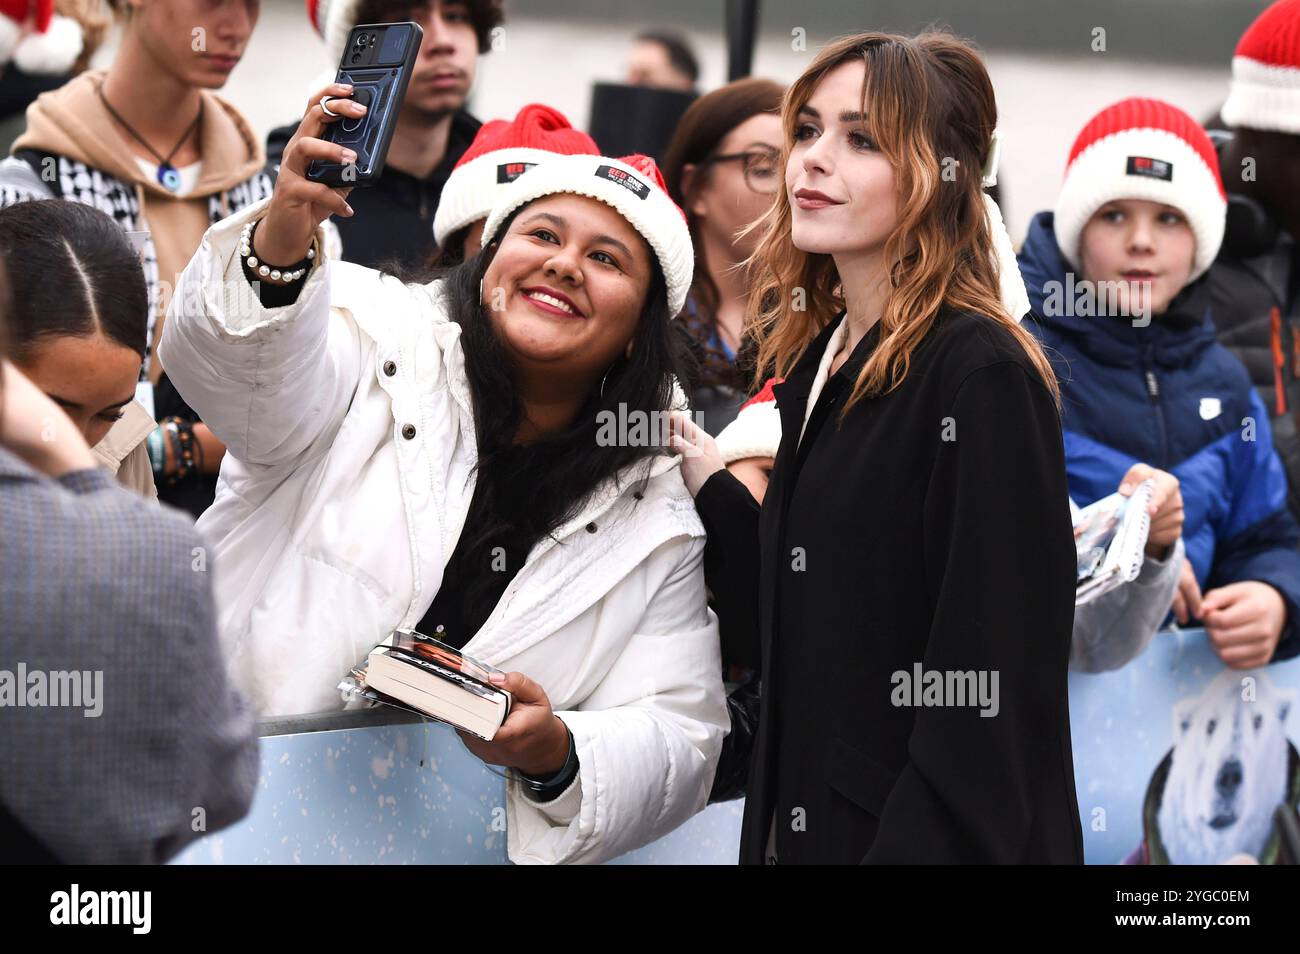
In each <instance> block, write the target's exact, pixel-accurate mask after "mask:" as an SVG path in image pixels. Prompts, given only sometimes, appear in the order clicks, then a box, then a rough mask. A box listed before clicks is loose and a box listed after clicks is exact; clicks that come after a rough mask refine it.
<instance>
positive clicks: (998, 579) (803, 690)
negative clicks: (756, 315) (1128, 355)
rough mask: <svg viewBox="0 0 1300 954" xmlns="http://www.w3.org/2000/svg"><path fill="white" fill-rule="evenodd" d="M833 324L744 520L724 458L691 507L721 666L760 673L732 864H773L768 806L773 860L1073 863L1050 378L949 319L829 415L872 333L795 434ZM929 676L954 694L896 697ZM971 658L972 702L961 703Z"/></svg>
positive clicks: (978, 321) (1068, 600) (1066, 564)
mask: <svg viewBox="0 0 1300 954" xmlns="http://www.w3.org/2000/svg"><path fill="white" fill-rule="evenodd" d="M840 320H842V316H841V317H840V318H837V319H836V320H835V321H834V322H832V323H831V325H830V326H828V327H827V328H826V329H825V330H823V332H822V333H821V335H820V336H819V337H818V338H817V340H816V341H815V342H814V343H813V344H812V345H811V346H810V348H809V349H808V352H807V354H805V356H804V357H803V359H802V360H801V361H800V362H799V364H798V365H797V366H796V367H795V369H794V370H793V371H792V372H791V374H790V375H789V377H788V379H787V380H786V381H785V382H784V383H783V384H780V385H778V386H777V387H776V389H775V395H776V400H777V407H778V410H779V413H780V416H781V426H782V441H781V446H780V450H779V451H778V453H777V457H776V463H775V467H774V469H773V471H772V476H771V483H770V484H769V487H768V491H767V495H766V497H765V498H764V503H763V507H762V509H761V512H760V509H759V508H758V506H757V504H755V503H754V501H753V499H752V498H751V497H750V496H749V494H748V492H747V491H746V490H745V489H744V487H743V486H742V485H741V484H740V483H739V481H737V480H736V479H735V478H734V477H732V476H731V475H730V474H728V473H727V472H725V471H722V472H719V473H717V474H715V475H713V476H712V477H711V478H710V479H709V480H708V482H707V483H706V484H705V485H704V487H702V488H701V490H700V494H699V496H698V497H697V499H696V505H697V507H698V508H699V510H700V513H701V516H702V517H703V519H704V522H705V525H706V528H707V529H708V533H709V537H708V544H707V549H706V553H705V569H706V573H707V575H708V580H709V586H710V588H711V589H712V590H713V592H714V596H715V599H716V605H717V608H718V614H719V619H720V622H721V627H722V638H723V657H724V662H727V663H739V664H742V665H747V666H751V667H756V668H757V669H758V671H759V676H760V678H761V679H762V683H763V702H762V714H761V719H760V724H759V730H758V737H757V740H756V743H755V751H754V756H753V761H752V764H751V768H750V775H749V785H748V792H747V796H746V798H747V801H746V804H745V818H744V825H743V829H742V836H741V853H740V860H741V862H742V863H750V864H761V863H763V862H764V861H765V860H766V854H765V847H766V845H767V841H768V833H769V826H770V825H771V824H772V822H773V818H775V831H776V847H777V854H778V856H779V858H778V860H779V861H780V863H783V864H784V863H800V862H808V863H828V862H829V863H843V862H851V863H856V862H871V863H937V862H957V863H984V862H1006V863H1043V862H1052V863H1081V862H1082V861H1083V837H1082V831H1081V829H1080V825H1079V812H1078V804H1077V801H1076V796H1075V787H1074V769H1073V762H1072V756H1071V748H1070V723H1069V708H1068V705H1067V697H1066V671H1067V667H1068V664H1069V653H1070V631H1071V625H1072V621H1073V614H1074V576H1075V556H1074V545H1073V536H1072V533H1071V523H1070V516H1069V504H1068V502H1067V501H1068V491H1067V488H1066V477H1065V462H1064V451H1063V447H1062V439H1061V430H1060V419H1059V415H1058V413H1057V409H1056V407H1055V405H1054V403H1053V401H1052V397H1051V394H1050V392H1049V391H1048V389H1047V388H1046V387H1045V386H1044V384H1043V382H1042V380H1041V378H1039V376H1038V373H1037V371H1036V370H1035V369H1034V368H1033V366H1032V365H1031V364H1030V363H1029V361H1028V359H1027V358H1026V356H1025V353H1024V351H1023V350H1022V349H1021V347H1020V346H1019V344H1018V343H1017V342H1016V340H1015V339H1014V338H1013V337H1012V336H1011V334H1010V333H1009V332H1008V331H1007V330H1006V329H1005V328H1004V327H1002V326H999V325H997V324H996V323H994V322H993V321H992V320H990V319H988V318H984V317H980V316H973V315H968V314H944V315H942V316H941V317H940V318H939V320H938V321H937V322H936V324H935V326H934V328H933V329H932V331H931V332H930V333H929V334H928V335H927V337H926V339H925V340H924V341H923V342H922V344H921V345H920V347H919V348H918V349H917V350H916V352H915V354H914V356H913V360H912V365H911V369H910V371H909V373H908V374H907V376H906V378H905V379H904V381H903V383H902V384H901V385H900V386H899V387H898V388H897V389H895V390H894V391H893V392H891V393H889V394H887V395H884V396H880V397H875V398H870V399H866V400H863V401H861V402H859V403H858V404H857V405H855V406H854V407H853V409H852V410H851V411H850V412H849V413H848V415H847V417H846V419H845V420H844V422H843V425H842V426H837V420H836V419H837V418H838V415H839V412H840V409H841V408H842V406H843V405H844V401H845V399H846V398H847V396H848V394H849V391H850V390H851V384H852V381H853V379H854V377H855V376H856V373H857V371H858V370H859V369H860V368H861V367H862V365H863V363H864V362H865V360H866V358H867V357H868V356H869V355H870V353H871V352H872V350H873V349H874V348H875V347H876V345H877V343H878V340H879V325H877V326H876V327H875V328H873V329H872V331H871V332H869V333H868V334H867V335H866V336H865V337H864V338H863V340H862V342H861V343H860V345H859V346H858V347H857V348H856V349H855V351H854V353H853V354H852V355H851V356H850V358H849V360H847V361H846V362H845V364H844V367H843V368H841V370H840V371H839V372H838V373H837V374H836V375H833V376H832V377H831V379H830V380H829V381H828V382H827V383H826V385H825V387H824V389H823V391H822V393H821V397H820V399H819V400H818V402H817V405H816V407H815V408H814V409H813V413H812V415H811V418H810V420H809V422H808V427H807V432H806V433H805V434H804V437H803V442H802V444H801V445H800V446H799V447H798V449H797V450H796V446H795V445H796V441H797V439H798V435H799V429H800V427H801V426H802V423H803V418H804V410H805V407H806V405H807V400H808V396H809V391H810V389H811V385H812V381H813V378H814V377H815V374H816V370H817V365H818V363H819V361H820V359H821V356H822V353H823V352H824V350H825V346H826V342H827V340H828V339H829V337H830V335H831V332H832V331H833V330H834V328H835V327H836V326H837V325H838V324H839V321H840ZM918 666H919V667H920V672H919V676H920V679H919V680H916V679H914V677H915V676H916V675H918V673H917V667H918ZM930 673H936V674H938V677H939V678H940V679H942V680H943V684H944V685H945V686H947V687H949V688H948V692H947V694H940V695H935V694H934V693H933V691H932V693H931V695H930V696H929V697H928V698H927V696H926V695H925V694H924V693H923V692H921V689H920V688H918V689H917V690H916V692H917V693H919V695H918V694H914V693H913V692H912V691H911V687H910V686H909V685H907V682H908V681H915V682H918V683H919V686H920V687H924V686H925V685H926V684H927V680H932V679H934V678H935V677H934V676H931V675H929V674H930ZM966 673H969V674H970V677H966V676H961V677H960V678H958V674H966ZM981 673H982V674H983V678H984V680H985V681H984V687H985V689H986V690H987V695H986V697H985V703H984V704H980V702H979V699H978V696H977V694H976V693H975V692H971V693H970V695H969V696H967V697H966V698H965V699H964V700H963V699H962V698H961V697H959V696H957V695H956V690H957V688H958V683H959V682H960V685H961V687H962V688H971V689H974V688H975V687H976V686H977V685H978V682H977V681H978V679H979V678H980V675H981ZM950 674H952V675H951V676H950ZM995 674H996V678H997V682H996V694H994V693H993V689H994V686H995V684H994V682H993V679H994V675H995ZM968 678H973V679H974V680H976V682H974V683H972V682H968V681H966V680H967V679H968ZM994 698H996V711H995V706H994ZM927 701H933V702H945V703H947V704H946V705H941V706H940V705H924V704H922V705H917V704H916V703H917V702H921V703H925V702H927ZM962 701H964V702H965V703H966V704H964V705H962V704H957V703H960V702H962ZM981 712H987V713H990V714H989V715H981ZM994 713H995V714H994Z"/></svg>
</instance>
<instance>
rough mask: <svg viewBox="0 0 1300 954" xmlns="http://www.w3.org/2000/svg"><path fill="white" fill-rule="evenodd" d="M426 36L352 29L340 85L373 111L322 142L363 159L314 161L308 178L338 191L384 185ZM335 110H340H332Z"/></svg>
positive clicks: (409, 28) (395, 26) (411, 26)
mask: <svg viewBox="0 0 1300 954" xmlns="http://www.w3.org/2000/svg"><path fill="white" fill-rule="evenodd" d="M423 40H424V31H423V30H421V29H420V25H419V24H418V23H410V22H407V23H363V24H359V25H357V26H355V27H353V28H352V32H351V33H350V34H349V35H348V42H347V45H346V46H344V48H343V58H342V59H341V60H340V61H339V68H338V75H337V76H336V77H335V78H334V81H335V82H336V83H342V84H346V85H349V86H351V87H352V90H353V92H352V100H353V102H358V103H361V104H362V105H363V106H365V107H366V108H367V112H366V114H365V116H363V117H359V118H358V117H354V116H350V115H346V114H345V115H343V116H341V117H340V120H339V122H337V123H335V124H334V125H332V126H331V127H330V128H329V129H328V130H327V131H326V133H325V135H324V136H323V137H322V138H324V139H327V140H329V141H330V142H333V143H337V144H338V145H340V146H345V147H347V148H349V149H351V150H352V151H353V152H355V153H356V154H357V158H356V159H355V161H353V162H351V163H338V162H332V161H330V160H328V159H323V160H317V161H316V162H313V163H312V164H311V166H310V167H308V170H307V178H309V179H311V180H313V181H315V182H323V183H325V184H326V185H332V186H366V185H371V184H373V183H374V182H376V181H378V179H379V177H380V176H381V175H382V174H383V171H384V164H385V161H386V160H387V157H388V146H389V144H390V143H391V142H392V139H393V130H394V129H396V128H397V117H398V115H399V113H400V112H401V109H402V103H403V102H404V101H405V100H406V89H407V86H409V85H410V82H411V72H412V71H413V70H414V68H415V58H416V56H418V55H419V52H420V45H421V43H422V42H423ZM329 109H330V110H331V111H335V110H334V108H333V106H332V105H330V106H329Z"/></svg>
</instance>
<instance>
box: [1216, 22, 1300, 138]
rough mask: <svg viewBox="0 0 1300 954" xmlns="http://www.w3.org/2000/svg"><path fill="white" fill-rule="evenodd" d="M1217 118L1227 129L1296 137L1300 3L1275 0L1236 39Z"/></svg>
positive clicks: (1299, 121) (1298, 125)
mask: <svg viewBox="0 0 1300 954" xmlns="http://www.w3.org/2000/svg"><path fill="white" fill-rule="evenodd" d="M1222 116H1223V121H1224V122H1225V123H1227V124H1228V125H1229V126H1234V127H1245V128H1247V129H1262V130H1265V131H1269V132H1284V133H1300V0H1279V2H1278V3H1275V4H1273V5H1272V6H1271V7H1269V8H1268V9H1266V10H1265V11H1264V12H1263V13H1261V14H1260V15H1259V16H1258V17H1257V18H1256V19H1255V22H1254V23H1252V24H1251V25H1250V26H1249V27H1248V28H1247V29H1246V32H1245V33H1243V34H1242V35H1241V40H1240V41H1239V42H1238V43H1237V51H1236V53H1234V54H1233V57H1232V85H1231V87H1229V91H1228V100H1227V102H1225V103H1224V104H1223V111H1222Z"/></svg>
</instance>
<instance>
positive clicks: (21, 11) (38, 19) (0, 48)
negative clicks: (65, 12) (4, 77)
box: [0, 0, 85, 76]
mask: <svg viewBox="0 0 1300 954" xmlns="http://www.w3.org/2000/svg"><path fill="white" fill-rule="evenodd" d="M84 45H85V34H84V33H83V31H82V29H81V24H79V23H78V22H77V21H76V20H74V19H72V18H71V17H64V16H59V15H58V14H56V13H55V12H54V0H0V64H3V63H8V62H9V61H10V60H13V63H14V65H15V66H17V67H18V68H19V69H20V70H22V71H23V72H24V73H30V74H40V75H52V76H58V75H61V74H63V73H66V72H68V71H69V70H70V69H72V65H73V64H74V63H76V62H77V57H79V56H81V51H82V48H83V47H84Z"/></svg>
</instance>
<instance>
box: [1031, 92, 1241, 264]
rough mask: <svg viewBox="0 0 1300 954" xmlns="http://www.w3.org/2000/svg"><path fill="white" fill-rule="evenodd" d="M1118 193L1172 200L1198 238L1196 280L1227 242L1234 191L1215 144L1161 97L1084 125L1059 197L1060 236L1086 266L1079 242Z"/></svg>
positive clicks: (1118, 107)
mask: <svg viewBox="0 0 1300 954" xmlns="http://www.w3.org/2000/svg"><path fill="white" fill-rule="evenodd" d="M1115 199H1145V200H1147V201H1150V202H1159V203H1161V204H1162V205H1172V206H1173V207H1174V208H1176V209H1178V210H1179V211H1180V212H1182V213H1183V215H1185V216H1187V222H1188V224H1189V225H1190V226H1191V228H1192V232H1193V233H1194V234H1195V236H1196V255H1195V258H1194V259H1193V263H1192V275H1191V277H1192V278H1193V279H1195V278H1197V277H1199V276H1200V275H1201V274H1202V273H1203V272H1204V271H1205V270H1206V269H1207V268H1209V267H1210V263H1212V262H1213V261H1214V257H1215V256H1216V255H1218V254H1219V245H1220V244H1221V243H1222V242H1223V226H1224V217H1225V215H1226V213H1227V208H1228V197H1227V195H1226V194H1225V192H1224V191H1223V182H1222V180H1221V179H1220V178H1219V162H1218V157H1217V156H1216V155H1215V152H1214V144H1213V143H1211V142H1210V137H1209V136H1207V135H1206V134H1205V130H1204V129H1202V128H1201V127H1200V125H1199V124H1198V123H1197V122H1196V120H1194V119H1192V117H1191V116H1189V115H1187V114H1186V113H1185V112H1183V111H1182V110H1181V109H1179V108H1177V107H1176V106H1171V105H1170V104H1168V103H1166V102H1162V101H1161V100H1158V99H1126V100H1123V101H1121V102H1118V103H1115V104H1114V105H1113V106H1108V107H1106V108H1105V109H1103V110H1102V111H1101V112H1099V113H1098V114H1097V115H1096V116H1094V117H1093V118H1092V119H1091V120H1089V122H1088V124H1087V125H1086V126H1084V127H1083V131H1082V132H1080V133H1079V136H1078V138H1077V139H1075V140H1074V146H1073V147H1072V148H1071V149H1070V159H1069V162H1068V163H1067V165H1066V169H1065V182H1064V183H1063V184H1062V186H1061V194H1060V196H1059V197H1058V198H1057V200H1056V216H1055V228H1056V242H1057V244H1058V245H1060V247H1061V252H1062V254H1063V255H1064V256H1065V258H1066V260H1067V261H1069V263H1070V264H1071V265H1072V266H1074V267H1075V268H1079V242H1080V240H1081V237H1082V235H1083V228H1084V226H1085V225H1087V224H1088V220H1089V219H1090V218H1092V215H1093V213H1094V212H1096V211H1097V210H1098V209H1100V208H1101V207H1102V206H1103V205H1105V204H1106V203H1107V202H1111V201H1113V200H1115Z"/></svg>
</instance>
